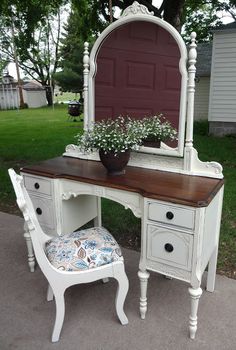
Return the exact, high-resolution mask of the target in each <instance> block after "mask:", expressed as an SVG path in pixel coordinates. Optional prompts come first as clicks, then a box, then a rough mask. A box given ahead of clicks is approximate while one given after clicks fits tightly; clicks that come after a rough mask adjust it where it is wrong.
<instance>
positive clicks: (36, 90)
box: [0, 73, 47, 109]
mask: <svg viewBox="0 0 236 350" xmlns="http://www.w3.org/2000/svg"><path fill="white" fill-rule="evenodd" d="M22 90H23V97H24V102H25V103H27V105H28V107H29V108H37V107H42V106H46V105H47V99H46V92H45V89H44V88H43V87H42V85H41V84H39V83H37V82H34V81H30V82H23V83H22ZM19 106H20V99H19V87H18V83H17V82H16V81H15V80H14V78H13V77H12V76H11V75H9V74H8V73H7V74H5V75H4V76H3V78H2V83H0V109H15V108H19Z"/></svg>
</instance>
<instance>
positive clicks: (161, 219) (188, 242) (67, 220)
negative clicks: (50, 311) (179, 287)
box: [23, 173, 223, 338]
mask: <svg viewBox="0 0 236 350" xmlns="http://www.w3.org/2000/svg"><path fill="white" fill-rule="evenodd" d="M23 177H24V183H25V186H26V188H27V190H28V192H29V195H30V197H31V199H32V202H33V205H34V208H35V210H36V213H37V214H38V218H39V221H40V224H41V226H42V227H43V229H44V230H45V231H46V233H48V234H50V235H55V234H56V233H57V232H58V233H59V234H63V233H66V232H69V231H73V230H76V229H78V228H79V227H81V226H83V225H84V224H85V223H87V222H88V221H90V220H96V225H101V206H100V199H101V197H103V198H108V199H110V200H113V201H115V202H118V203H120V204H122V205H123V206H124V207H125V208H129V209H131V210H132V212H133V213H134V215H135V216H136V217H140V218H141V220H142V235H141V239H142V241H141V256H140V264H139V269H140V271H139V273H138V276H139V279H140V287H141V295H140V315H141V318H142V319H144V318H145V315H146V312H147V284H148V278H149V272H148V270H151V271H155V272H158V273H161V274H163V275H165V276H169V277H173V278H176V279H179V280H182V281H185V282H188V283H189V284H190V286H191V287H190V288H189V293H190V297H191V312H190V318H189V329H190V337H191V338H194V337H195V333H196V330H197V308H198V301H199V298H200V296H201V288H200V286H201V278H202V275H203V272H204V271H205V268H206V266H207V265H208V278H207V290H208V291H211V292H212V291H213V290H214V285H215V273H216V261H217V252H218V240H219V229H220V218H221V205H222V197H223V186H222V187H221V189H220V190H219V192H218V193H217V194H216V196H215V197H214V198H213V200H212V201H211V202H210V204H209V205H208V206H206V207H200V208H196V207H192V206H185V205H180V204H174V203H171V202H166V201H160V200H155V199H150V198H145V197H143V196H142V195H140V194H139V193H135V192H132V191H128V190H121V189H116V188H110V187H106V186H100V185H96V184H91V183H86V182H80V181H72V180H69V179H65V178H62V179H50V178H46V177H40V176H34V175H31V174H24V173H23ZM25 238H26V242H27V247H28V262H29V266H30V271H33V270H34V256H33V251H32V246H31V244H30V237H29V236H28V234H27V233H25ZM150 312H151V311H150Z"/></svg>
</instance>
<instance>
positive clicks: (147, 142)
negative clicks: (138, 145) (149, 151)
mask: <svg viewBox="0 0 236 350" xmlns="http://www.w3.org/2000/svg"><path fill="white" fill-rule="evenodd" d="M160 145H161V141H160V140H156V139H155V138H151V137H148V138H146V139H144V140H143V146H145V147H153V148H160Z"/></svg>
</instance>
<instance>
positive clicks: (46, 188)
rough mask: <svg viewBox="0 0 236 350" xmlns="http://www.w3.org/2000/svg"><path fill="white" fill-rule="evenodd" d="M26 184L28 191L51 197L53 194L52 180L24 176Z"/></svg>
mask: <svg viewBox="0 0 236 350" xmlns="http://www.w3.org/2000/svg"><path fill="white" fill-rule="evenodd" d="M24 184H25V187H26V189H27V190H28V191H33V192H35V193H42V194H46V195H49V196H50V195H51V193H52V190H51V181H50V180H46V179H42V178H38V177H33V176H27V175H24Z"/></svg>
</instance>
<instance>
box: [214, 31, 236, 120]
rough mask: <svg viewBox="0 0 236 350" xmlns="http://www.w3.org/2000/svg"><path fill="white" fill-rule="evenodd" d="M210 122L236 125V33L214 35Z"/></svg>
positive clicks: (226, 32)
mask: <svg viewBox="0 0 236 350" xmlns="http://www.w3.org/2000/svg"><path fill="white" fill-rule="evenodd" d="M209 100H210V101H209V102H210V103H209V116H208V118H209V121H210V122H224V123H232V122H235V123H236V31H233V32H230V33H229V32H228V31H222V32H218V33H215V34H214V40H213V55H212V67H211V84H210V99H209Z"/></svg>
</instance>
